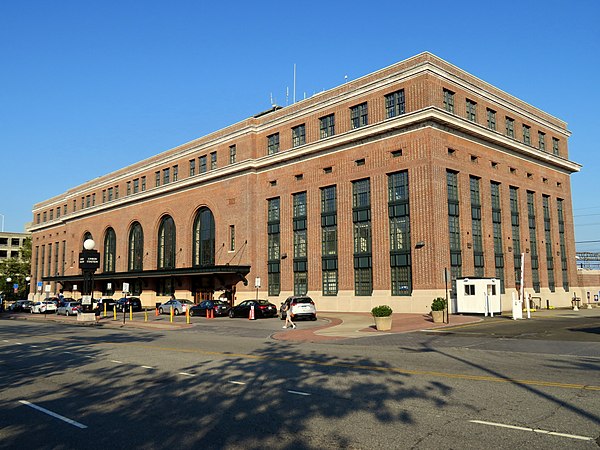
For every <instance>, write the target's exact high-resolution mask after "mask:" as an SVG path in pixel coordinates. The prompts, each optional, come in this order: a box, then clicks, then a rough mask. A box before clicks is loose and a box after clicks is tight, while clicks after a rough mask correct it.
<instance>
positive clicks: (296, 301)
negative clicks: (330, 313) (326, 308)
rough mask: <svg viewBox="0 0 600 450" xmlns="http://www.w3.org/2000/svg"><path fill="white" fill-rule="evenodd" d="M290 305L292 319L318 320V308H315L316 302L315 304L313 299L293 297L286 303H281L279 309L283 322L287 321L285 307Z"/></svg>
mask: <svg viewBox="0 0 600 450" xmlns="http://www.w3.org/2000/svg"><path fill="white" fill-rule="evenodd" d="M285 305H288V307H289V311H290V316H291V317H292V319H294V320H295V319H300V318H305V319H310V320H317V308H316V306H315V302H313V300H312V298H310V297H307V296H305V295H303V296H299V295H298V296H296V295H295V296H292V297H288V298H286V299H285V301H284V302H282V303H281V307H280V308H279V317H280V318H281V320H285V317H286V312H285V311H284V306H285Z"/></svg>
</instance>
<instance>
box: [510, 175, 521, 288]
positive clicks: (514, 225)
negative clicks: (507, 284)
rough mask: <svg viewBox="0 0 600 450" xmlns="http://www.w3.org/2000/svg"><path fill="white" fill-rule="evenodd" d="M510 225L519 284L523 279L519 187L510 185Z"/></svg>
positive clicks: (516, 277) (516, 276)
mask: <svg viewBox="0 0 600 450" xmlns="http://www.w3.org/2000/svg"><path fill="white" fill-rule="evenodd" d="M510 225H511V231H512V247H513V265H514V268H515V280H516V281H517V284H518V283H520V280H521V224H520V222H519V189H518V188H517V187H514V186H511V187H510Z"/></svg>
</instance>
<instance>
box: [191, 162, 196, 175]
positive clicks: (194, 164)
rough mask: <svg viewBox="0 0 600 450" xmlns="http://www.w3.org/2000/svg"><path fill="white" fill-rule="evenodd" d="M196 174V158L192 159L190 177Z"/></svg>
mask: <svg viewBox="0 0 600 450" xmlns="http://www.w3.org/2000/svg"><path fill="white" fill-rule="evenodd" d="M194 175H196V158H194V159H190V177H193V176H194Z"/></svg>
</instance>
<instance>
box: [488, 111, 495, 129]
mask: <svg viewBox="0 0 600 450" xmlns="http://www.w3.org/2000/svg"><path fill="white" fill-rule="evenodd" d="M487 126H488V128H489V129H490V130H495V129H496V111H494V110H493V109H490V108H488V109H487Z"/></svg>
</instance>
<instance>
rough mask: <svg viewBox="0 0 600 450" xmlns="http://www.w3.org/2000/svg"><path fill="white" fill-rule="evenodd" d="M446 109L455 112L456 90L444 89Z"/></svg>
mask: <svg viewBox="0 0 600 450" xmlns="http://www.w3.org/2000/svg"><path fill="white" fill-rule="evenodd" d="M444 109H445V110H446V111H448V112H451V113H453V112H454V92H452V91H449V90H448V89H444Z"/></svg>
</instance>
